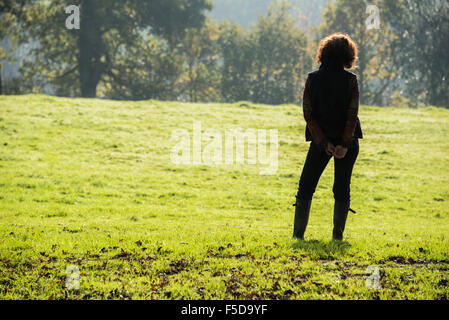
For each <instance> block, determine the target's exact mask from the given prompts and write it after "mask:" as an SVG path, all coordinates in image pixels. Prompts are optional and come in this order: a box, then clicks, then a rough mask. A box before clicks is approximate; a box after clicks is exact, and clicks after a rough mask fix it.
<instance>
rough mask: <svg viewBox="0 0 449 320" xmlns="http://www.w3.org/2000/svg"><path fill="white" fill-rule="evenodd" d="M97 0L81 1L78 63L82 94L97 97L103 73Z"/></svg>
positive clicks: (87, 96) (86, 96) (85, 96)
mask: <svg viewBox="0 0 449 320" xmlns="http://www.w3.org/2000/svg"><path fill="white" fill-rule="evenodd" d="M100 23H101V22H100V19H99V17H98V16H97V5H96V3H95V0H84V1H82V3H81V26H80V30H79V33H80V34H79V38H78V48H79V56H78V65H79V67H78V68H79V81H80V89H81V96H82V97H84V98H95V97H96V95H97V86H98V83H99V82H100V78H101V74H102V70H101V69H102V64H101V60H100V59H101V54H102V49H103V46H102V39H101V38H102V37H101V36H102V34H101V29H100V27H101V26H100Z"/></svg>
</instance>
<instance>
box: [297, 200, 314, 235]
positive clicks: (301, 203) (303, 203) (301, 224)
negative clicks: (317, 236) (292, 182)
mask: <svg viewBox="0 0 449 320" xmlns="http://www.w3.org/2000/svg"><path fill="white" fill-rule="evenodd" d="M311 204H312V200H302V199H296V203H295V204H294V206H295V222H294V226H293V238H296V239H301V240H304V233H305V232H306V227H307V223H308V222H309V213H310V206H311Z"/></svg>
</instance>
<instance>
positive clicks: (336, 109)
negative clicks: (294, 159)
mask: <svg viewBox="0 0 449 320" xmlns="http://www.w3.org/2000/svg"><path fill="white" fill-rule="evenodd" d="M358 109H359V89H358V82H357V76H356V75H355V74H353V73H351V72H349V71H346V70H345V69H344V68H343V67H334V66H331V65H321V67H320V68H319V69H318V70H316V71H314V72H311V73H309V75H308V78H307V81H306V87H305V89H304V97H303V110H304V118H305V120H306V122H307V126H306V141H312V140H313V141H314V142H316V143H317V144H318V145H319V146H320V147H322V149H323V150H324V149H325V148H326V146H327V143H328V142H332V143H333V144H334V145H342V146H345V147H349V146H350V145H351V143H352V140H353V139H354V138H363V133H362V128H361V125H360V120H359V118H358Z"/></svg>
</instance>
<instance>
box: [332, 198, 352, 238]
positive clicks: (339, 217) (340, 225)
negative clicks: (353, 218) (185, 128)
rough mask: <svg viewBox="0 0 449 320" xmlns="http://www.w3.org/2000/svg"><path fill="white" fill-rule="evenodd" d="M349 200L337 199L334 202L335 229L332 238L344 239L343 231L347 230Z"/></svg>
mask: <svg viewBox="0 0 449 320" xmlns="http://www.w3.org/2000/svg"><path fill="white" fill-rule="evenodd" d="M348 211H349V202H340V201H335V204H334V230H333V232H332V239H334V240H339V241H342V240H343V232H344V231H345V225H346V218H347V217H348Z"/></svg>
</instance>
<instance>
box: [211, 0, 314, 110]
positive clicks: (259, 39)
mask: <svg viewBox="0 0 449 320" xmlns="http://www.w3.org/2000/svg"><path fill="white" fill-rule="evenodd" d="M291 8H292V7H291V3H289V2H287V1H276V2H275V3H274V5H273V6H270V8H269V9H268V12H267V14H266V15H265V16H262V17H260V18H259V20H258V21H257V23H256V24H255V25H253V27H252V28H251V29H250V30H246V29H243V28H242V27H240V26H238V25H236V24H231V23H224V24H223V25H222V33H221V37H220V40H219V43H220V46H221V52H222V56H223V67H222V94H223V98H224V100H225V101H227V102H232V101H242V100H248V101H252V102H257V103H267V104H282V103H299V102H300V101H301V96H302V86H303V83H304V80H305V77H306V75H307V70H310V67H311V64H312V60H311V58H310V56H309V55H308V54H307V38H306V36H305V33H304V32H303V31H302V30H301V28H300V27H299V26H298V24H297V23H296V22H297V21H296V20H295V19H294V18H293V16H292V15H291V14H290V10H291Z"/></svg>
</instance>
